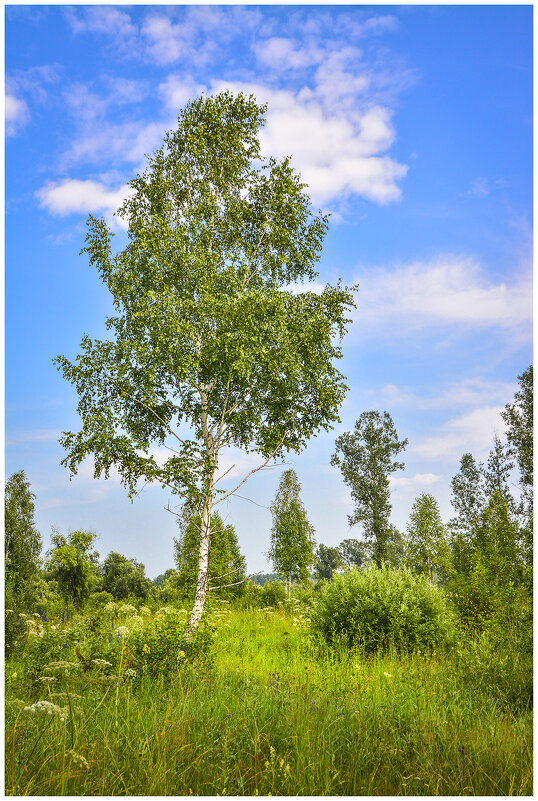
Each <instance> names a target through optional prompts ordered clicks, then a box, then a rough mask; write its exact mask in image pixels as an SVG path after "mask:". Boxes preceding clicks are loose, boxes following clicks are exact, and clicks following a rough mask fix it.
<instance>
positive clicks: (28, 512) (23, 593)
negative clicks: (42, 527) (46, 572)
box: [4, 470, 41, 611]
mask: <svg viewBox="0 0 538 801" xmlns="http://www.w3.org/2000/svg"><path fill="white" fill-rule="evenodd" d="M34 498H35V495H34V493H33V492H32V490H31V489H30V482H29V481H28V479H27V478H26V474H25V472H24V470H19V471H18V472H17V473H13V475H12V476H10V477H9V478H8V480H7V481H6V486H5V494H4V515H5V517H4V530H5V537H4V548H5V551H4V554H5V563H4V564H5V602H6V608H11V609H13V611H20V610H22V609H25V608H26V606H27V605H28V604H30V603H32V601H33V600H34V590H33V585H34V581H35V579H37V576H38V569H39V556H40V553H41V536H40V534H39V532H38V531H37V529H36V526H35V522H34V509H35V507H34Z"/></svg>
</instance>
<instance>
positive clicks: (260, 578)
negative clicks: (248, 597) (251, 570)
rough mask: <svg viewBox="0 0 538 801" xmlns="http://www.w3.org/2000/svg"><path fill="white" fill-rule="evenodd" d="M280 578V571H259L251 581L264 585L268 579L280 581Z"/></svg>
mask: <svg viewBox="0 0 538 801" xmlns="http://www.w3.org/2000/svg"><path fill="white" fill-rule="evenodd" d="M279 579H280V575H279V574H278V573H258V575H256V576H252V579H251V581H252V582H253V583H254V584H257V585H258V586H260V587H263V586H264V584H267V582H268V581H273V582H274V581H278V580H279Z"/></svg>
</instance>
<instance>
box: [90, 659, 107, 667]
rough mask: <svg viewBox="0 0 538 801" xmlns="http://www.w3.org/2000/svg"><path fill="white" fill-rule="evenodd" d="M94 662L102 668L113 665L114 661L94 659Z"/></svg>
mask: <svg viewBox="0 0 538 801" xmlns="http://www.w3.org/2000/svg"><path fill="white" fill-rule="evenodd" d="M92 664H93V665H97V667H100V668H105V667H112V662H107V661H106V659H92Z"/></svg>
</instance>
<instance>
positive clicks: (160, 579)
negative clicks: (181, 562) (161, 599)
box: [152, 567, 176, 587]
mask: <svg viewBox="0 0 538 801" xmlns="http://www.w3.org/2000/svg"><path fill="white" fill-rule="evenodd" d="M175 573H176V571H175V570H174V568H173V567H169V568H168V570H165V572H164V573H159V575H158V576H156V577H155V578H154V579H153V581H152V584H153V586H154V587H162V585H163V584H164V582H165V581H166V580H167V579H169V578H170V576H173V575H175Z"/></svg>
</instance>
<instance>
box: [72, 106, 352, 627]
mask: <svg viewBox="0 0 538 801" xmlns="http://www.w3.org/2000/svg"><path fill="white" fill-rule="evenodd" d="M264 113H265V106H260V105H258V104H257V103H256V101H255V99H254V98H253V97H252V96H251V97H246V96H245V95H243V94H239V95H237V96H235V97H234V96H233V95H232V94H230V93H229V92H223V93H221V94H218V95H215V96H213V97H206V96H204V97H201V98H199V99H197V100H194V101H193V102H190V103H188V104H187V105H186V107H185V108H184V109H183V110H182V112H181V113H180V115H179V117H178V124H177V127H176V128H175V129H174V130H172V131H169V132H168V133H167V134H166V135H165V139H164V145H163V147H161V148H160V149H159V150H157V151H156V152H155V153H154V154H153V156H151V157H150V158H149V162H148V168H147V169H146V170H145V172H144V173H143V174H142V175H138V176H137V177H136V178H135V179H134V180H132V181H131V183H130V188H131V195H130V197H129V198H128V199H127V200H126V201H125V203H124V205H123V206H122V208H121V209H120V210H119V211H118V212H117V214H118V216H119V217H120V218H122V219H123V220H124V221H125V222H126V223H127V226H128V234H127V235H128V244H127V246H126V247H125V248H124V250H123V251H121V252H119V253H117V254H113V253H112V244H111V240H112V232H111V231H110V230H109V228H108V226H107V224H106V223H105V221H104V220H103V219H95V218H94V217H91V216H90V218H89V221H88V235H87V239H86V247H85V249H84V250H85V252H86V253H87V254H88V255H89V259H90V263H91V265H92V266H94V267H96V268H97V269H98V271H99V273H100V276H101V278H102V279H103V281H104V282H105V284H106V285H107V287H108V288H109V290H110V291H111V293H112V297H113V301H114V306H115V310H116V314H115V316H114V317H111V318H110V319H109V320H108V321H107V327H108V329H109V330H111V332H112V338H111V339H110V340H104V341H100V340H95V341H94V340H92V339H90V338H89V337H88V336H85V337H84V339H83V341H82V345H81V348H82V352H81V354H80V355H79V356H77V358H76V359H75V360H73V361H70V360H68V359H67V358H65V357H63V356H61V357H59V358H58V359H57V363H58V366H59V369H61V370H62V372H63V375H64V377H65V378H66V379H67V380H68V381H70V382H72V383H73V384H74V385H75V387H76V389H77V392H78V395H79V398H80V402H79V407H78V411H79V414H80V416H81V419H82V429H81V431H79V432H78V433H72V432H66V433H65V434H64V436H63V439H62V444H63V445H64V447H65V449H66V451H67V456H66V457H65V459H64V460H63V464H65V465H66V466H68V467H69V468H70V470H71V472H72V473H76V472H77V471H78V469H79V468H80V465H81V464H82V462H83V461H84V460H85V459H86V458H87V457H88V456H92V457H93V460H94V464H95V476H96V477H99V476H101V475H104V476H105V478H107V477H108V475H109V472H110V470H111V468H116V469H117V471H118V472H119V475H120V477H121V480H122V482H123V484H124V486H125V487H126V488H127V490H128V493H129V495H130V497H131V498H134V496H135V495H136V494H137V483H138V481H139V480H141V481H150V482H159V483H160V484H161V485H162V486H163V487H165V488H167V489H168V490H169V491H170V492H171V493H172V494H173V495H179V496H182V498H183V499H184V500H185V499H187V500H189V502H190V503H192V504H194V507H195V508H196V511H197V512H198V514H199V521H200V532H199V542H198V554H199V556H198V573H197V583H196V593H195V599H194V605H193V609H192V613H191V616H190V618H189V623H188V631H189V632H192V631H193V630H194V628H195V627H196V626H197V625H198V622H199V620H200V618H201V615H202V612H203V608H204V602H205V598H206V593H207V587H208V577H209V574H208V565H209V561H208V560H209V547H210V531H211V519H212V512H213V508H214V506H215V505H217V504H219V503H222V501H223V500H224V499H225V498H227V497H228V496H229V495H230V494H232V493H233V492H234V491H235V490H236V489H238V488H239V486H241V485H242V484H243V483H244V481H246V479H247V478H248V475H250V474H248V475H247V476H245V477H244V478H243V479H242V480H241V481H239V482H238V484H237V486H236V487H235V488H232V489H230V490H229V491H227V492H225V491H222V490H220V488H217V484H218V482H219V481H221V479H223V478H224V477H225V475H226V474H222V473H221V474H220V475H219V473H218V463H219V455H220V454H221V453H222V451H223V449H225V448H226V447H231V446H234V447H239V448H244V449H247V450H249V451H252V452H255V453H258V454H260V456H261V457H262V460H261V461H262V463H261V464H260V465H259V467H257V468H255V470H258V469H262V468H263V467H264V466H265V465H267V464H268V463H269V462H270V461H271V460H272V459H274V458H278V457H280V456H282V455H283V454H285V453H286V452H287V451H290V450H292V451H300V450H301V449H302V448H303V447H304V445H305V443H306V442H307V440H308V439H309V438H310V437H311V436H312V435H313V434H314V433H315V432H317V431H319V430H321V429H325V430H327V429H328V428H330V427H331V425H332V424H333V423H334V422H335V421H336V420H338V414H337V411H338V408H339V406H340V404H341V402H342V400H343V397H344V394H345V390H346V386H345V384H344V377H343V376H342V375H341V374H340V373H339V372H338V371H337V370H336V369H335V367H334V366H333V359H335V358H340V357H341V349H340V347H339V342H340V341H341V338H342V336H343V335H344V332H345V325H346V323H347V322H348V320H347V319H346V317H345V313H346V311H347V309H349V308H350V307H351V306H353V305H354V303H353V299H352V294H351V291H350V290H348V289H347V288H342V287H341V286H340V285H338V286H336V287H331V286H329V285H326V286H325V288H324V290H323V292H322V293H321V294H319V295H318V294H315V293H314V292H303V293H296V292H294V291H292V289H291V288H290V286H289V285H290V284H291V283H296V282H302V281H305V280H313V279H314V278H315V277H316V273H315V271H314V265H315V263H316V261H317V259H318V258H319V255H320V252H321V247H322V242H323V238H324V236H325V233H326V230H327V228H328V219H327V217H326V216H325V215H323V214H322V213H318V214H313V213H312V211H311V205H310V200H309V198H308V196H307V194H306V193H305V191H304V190H305V187H304V185H303V184H301V182H300V179H299V177H298V176H297V175H296V174H295V173H294V171H293V169H292V167H291V165H290V161H289V159H285V160H284V161H282V162H280V163H279V162H277V161H275V160H274V159H265V158H263V157H262V155H261V152H260V143H259V138H258V132H259V129H260V128H261V126H262V125H263V124H264ZM155 446H159V447H160V448H161V449H162V450H163V455H164V454H165V452H164V448H165V447H166V448H168V449H169V450H168V453H169V454H170V456H169V458H168V459H166V460H165V461H164V463H163V462H162V461H161V460H159V459H157V458H156V456H155V453H154V451H152V449H153V448H155ZM255 470H252V471H251V473H252V472H255Z"/></svg>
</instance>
